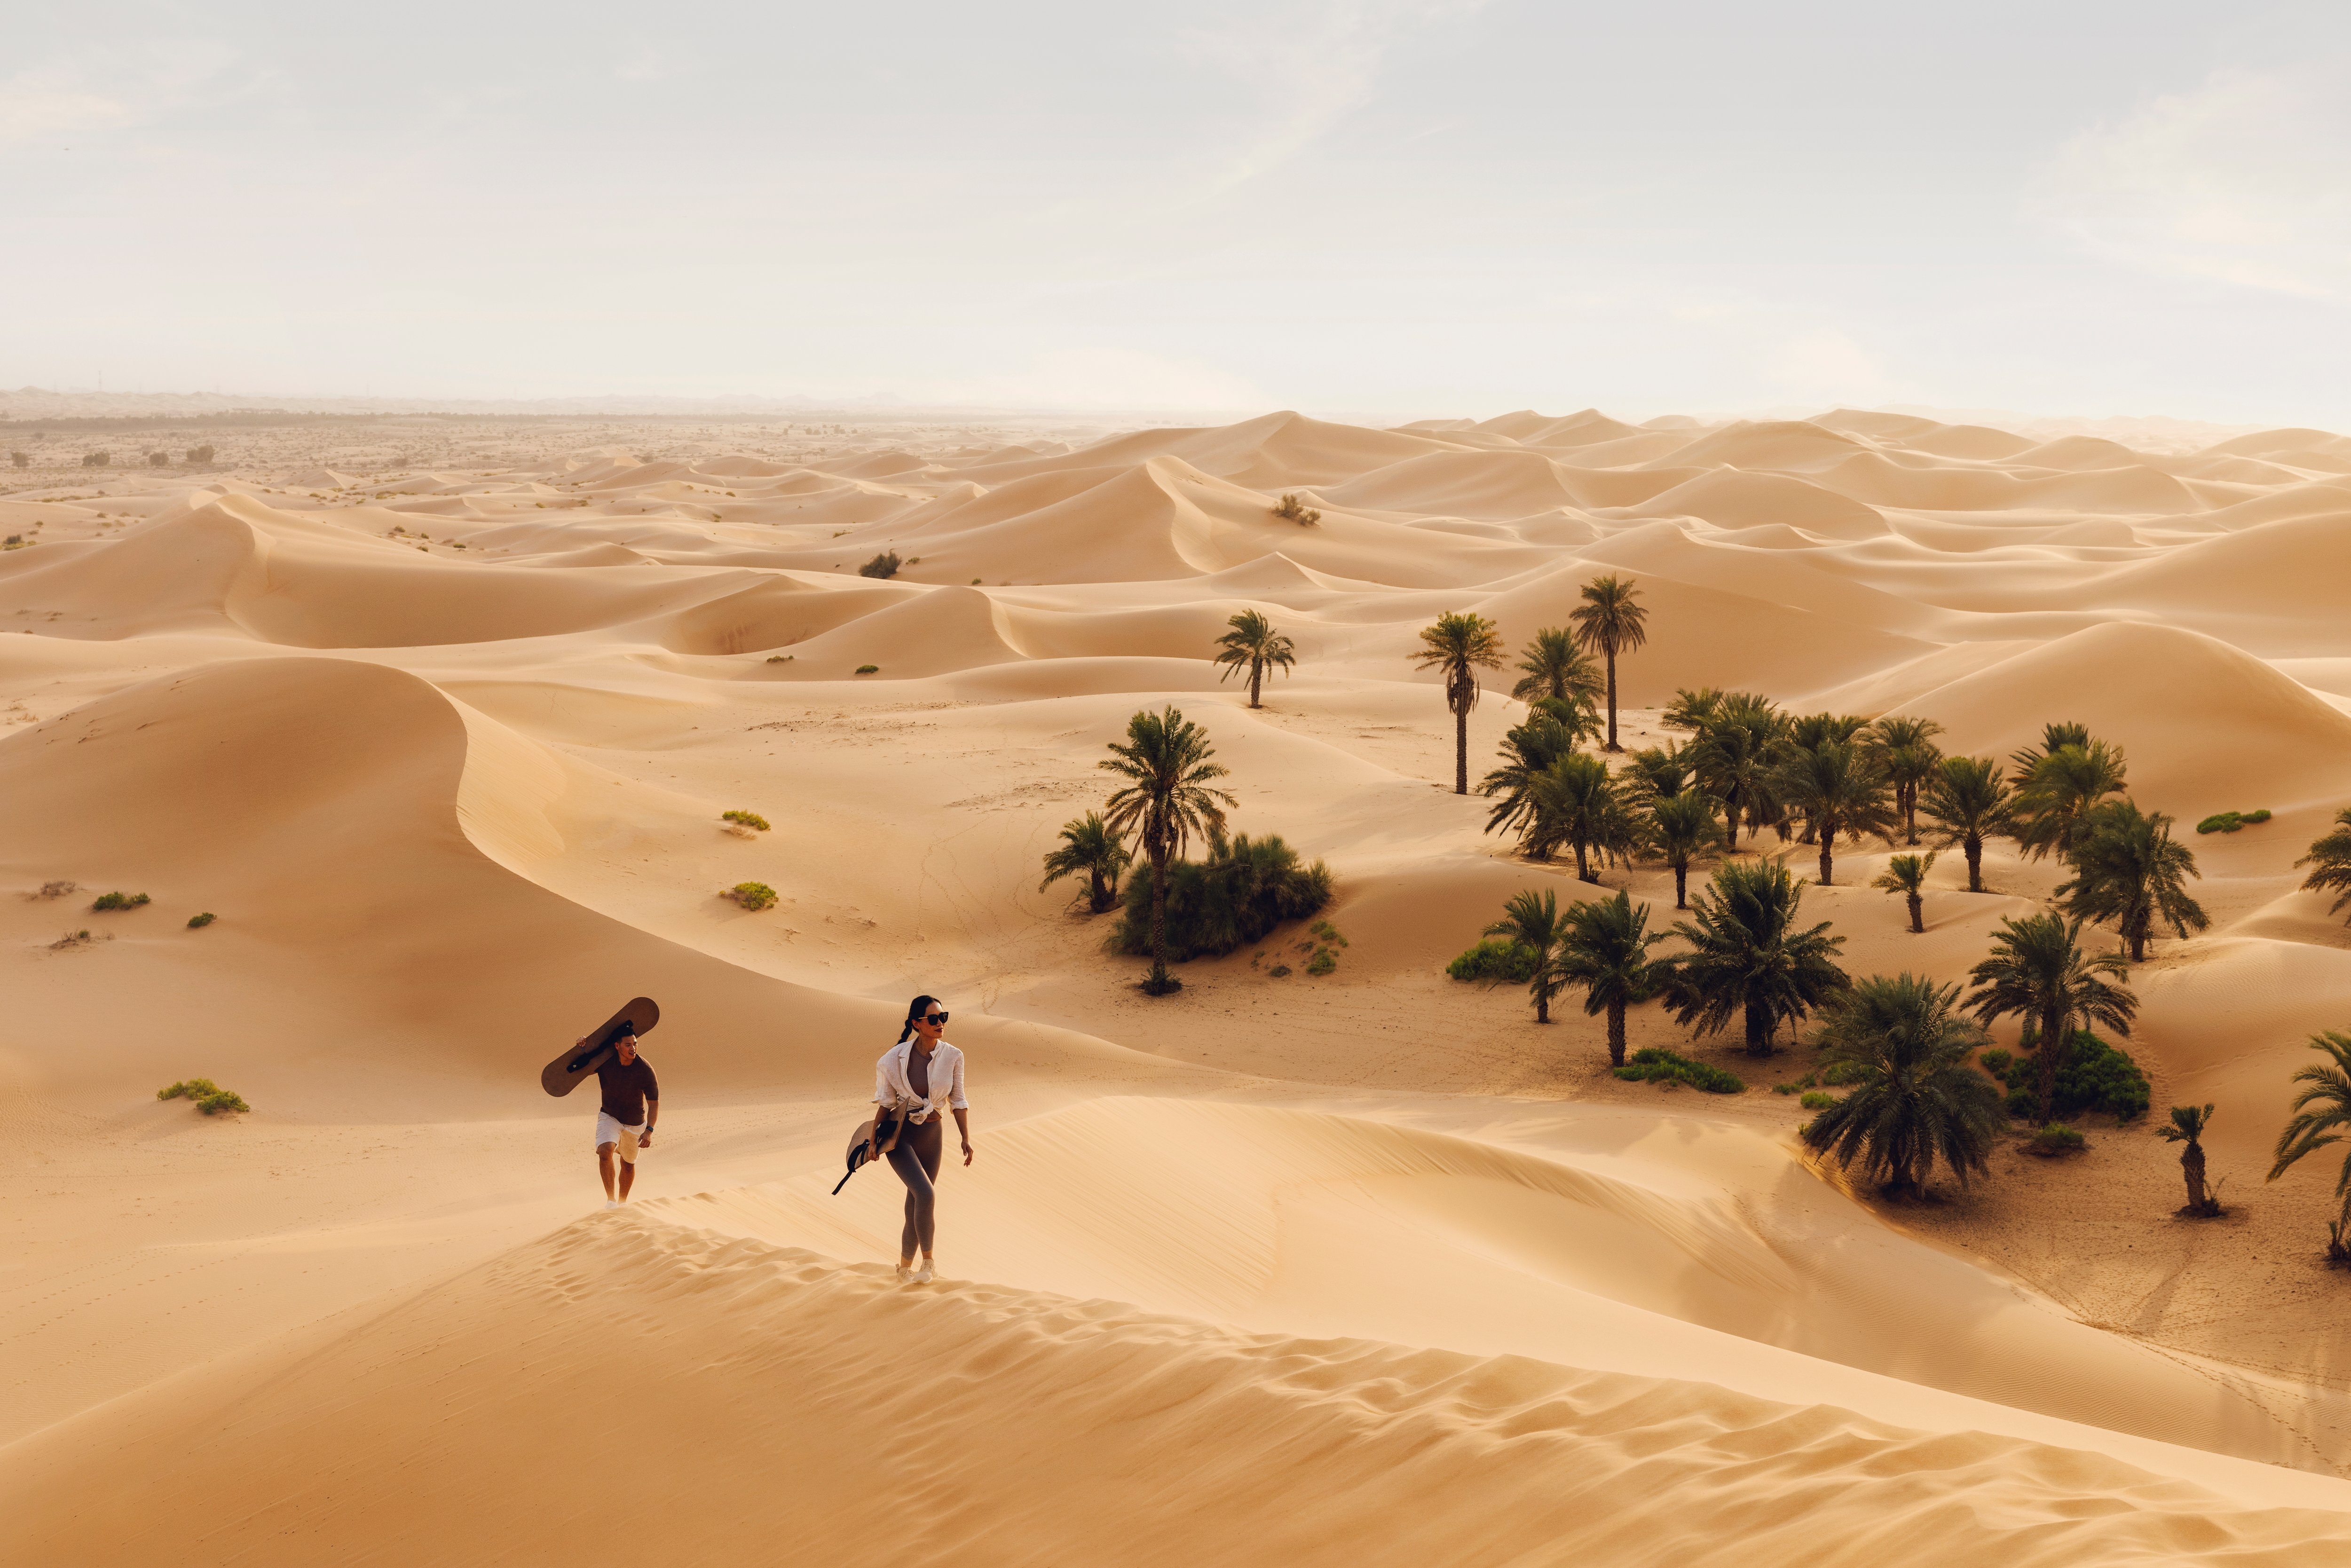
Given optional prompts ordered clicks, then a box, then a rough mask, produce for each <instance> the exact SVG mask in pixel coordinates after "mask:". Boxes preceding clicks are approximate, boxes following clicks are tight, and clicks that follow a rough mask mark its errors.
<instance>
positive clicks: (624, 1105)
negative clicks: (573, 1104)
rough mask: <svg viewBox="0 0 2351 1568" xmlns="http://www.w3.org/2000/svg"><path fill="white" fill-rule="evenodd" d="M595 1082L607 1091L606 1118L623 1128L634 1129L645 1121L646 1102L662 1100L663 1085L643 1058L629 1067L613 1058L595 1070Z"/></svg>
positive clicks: (605, 1102) (605, 1100)
mask: <svg viewBox="0 0 2351 1568" xmlns="http://www.w3.org/2000/svg"><path fill="white" fill-rule="evenodd" d="M596 1082H598V1083H600V1084H601V1085H602V1086H603V1090H604V1104H603V1111H604V1114H606V1115H607V1116H610V1117H611V1118H612V1120H614V1121H615V1122H618V1123H619V1124H621V1125H622V1126H623V1127H633V1126H635V1125H636V1124H638V1123H640V1122H642V1121H643V1120H644V1119H645V1102H646V1101H648V1100H658V1099H660V1098H661V1084H660V1083H658V1082H655V1081H654V1078H653V1067H652V1065H651V1064H650V1063H649V1062H647V1061H645V1059H644V1058H643V1056H642V1055H640V1056H639V1057H638V1058H637V1059H636V1060H635V1061H632V1062H631V1063H629V1064H628V1065H627V1066H626V1067H623V1066H622V1065H621V1059H620V1058H619V1057H618V1056H614V1057H612V1058H611V1059H610V1060H608V1061H606V1062H605V1063H604V1065H603V1066H601V1067H600V1068H598V1069H597V1070H596Z"/></svg>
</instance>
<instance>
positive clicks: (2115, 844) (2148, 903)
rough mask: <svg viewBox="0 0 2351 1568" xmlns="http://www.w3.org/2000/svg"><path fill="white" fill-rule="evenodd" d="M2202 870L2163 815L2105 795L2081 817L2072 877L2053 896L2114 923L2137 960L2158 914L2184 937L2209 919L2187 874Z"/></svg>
mask: <svg viewBox="0 0 2351 1568" xmlns="http://www.w3.org/2000/svg"><path fill="white" fill-rule="evenodd" d="M2203 875H2204V873H2202V872H2199V871H2198V870H2197V869H2196V857H2195V855H2194V854H2192V853H2190V852H2189V848H2188V846H2187V845H2186V844H2183V843H2179V842H2178V841H2175V840H2174V839H2173V838H2172V836H2171V819H2170V818H2169V817H2167V816H2165V815H2164V814H2163V813H2162V812H2161V811H2141V810H2139V809H2138V803H2137V801H2134V800H2109V801H2107V802H2105V804H2104V805H2101V806H2094V807H2092V808H2091V809H2090V810H2089V811H2088V812H2087V813H2086V814H2085V816H2084V818H2083V819H2082V831H2081V834H2080V835H2079V837H2078V838H2077V839H2076V840H2075V841H2074V880H2073V881H2071V882H2065V883H2058V885H2057V896H2058V897H2059V898H2060V899H2062V900H2064V904H2065V913H2066V914H2068V915H2081V916H2082V917H2083V918H2084V919H2085V920H2112V921H2113V922H2115V924H2116V928H2117V929H2119V930H2120V932H2121V933H2122V938H2123V940H2124V941H2125V942H2126V943H2128V944H2129V945H2130V956H2131V962H2132V963H2134V964H2136V963H2138V962H2139V961H2140V960H2141V959H2143V958H2145V957H2146V956H2147V937H2148V936H2150V935H2152V933H2153V928H2154V925H2155V923H2156V922H2157V921H2158V920H2160V921H2162V922H2163V923H2164V924H2165V925H2168V926H2170V927H2171V930H2172V934H2173V935H2174V936H2179V937H2180V938H2182V939H2183V940H2184V939H2185V938H2186V937H2187V936H2188V934H2189V932H2190V931H2202V930H2204V929H2205V928H2207V927H2208V926H2210V925H2211V924H2212V921H2211V918H2210V916H2209V915H2206V914H2205V913H2204V906H2203V905H2202V904H2199V903H2197V902H2196V901H2195V900H2194V899H2192V898H2190V897H2189V896H2188V883H2187V879H2188V878H2189V877H2191V876H2192V877H2195V878H2197V879H2198V880H2199V881H2201V880H2202V879H2203Z"/></svg>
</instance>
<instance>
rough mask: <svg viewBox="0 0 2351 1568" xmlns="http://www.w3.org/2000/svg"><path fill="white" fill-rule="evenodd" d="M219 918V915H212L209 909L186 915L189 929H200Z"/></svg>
mask: <svg viewBox="0 0 2351 1568" xmlns="http://www.w3.org/2000/svg"><path fill="white" fill-rule="evenodd" d="M219 918H220V916H219V915H214V913H213V912H212V911H211V910H209V909H208V910H206V911H204V913H203V914H202V915H189V916H188V929H189V930H191V931H201V930H203V929H204V927H205V926H207V925H211V924H212V923H213V922H214V921H215V920H218V919H219Z"/></svg>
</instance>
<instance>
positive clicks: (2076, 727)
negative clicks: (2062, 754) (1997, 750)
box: [2008, 724, 2090, 784]
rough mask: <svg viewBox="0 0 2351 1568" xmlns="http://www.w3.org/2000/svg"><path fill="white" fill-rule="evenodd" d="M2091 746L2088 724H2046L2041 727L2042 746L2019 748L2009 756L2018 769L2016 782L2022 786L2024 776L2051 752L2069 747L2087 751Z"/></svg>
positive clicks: (2011, 762)
mask: <svg viewBox="0 0 2351 1568" xmlns="http://www.w3.org/2000/svg"><path fill="white" fill-rule="evenodd" d="M2089 744H2090V727H2089V726H2088V725H2086V724H2044V725H2043V726H2042V727H2041V744H2040V745H2038V746H2023V747H2018V748H2017V749H2016V750H2014V751H2011V752H2010V753H2009V754H2008V760H2009V764H2010V766H2011V767H2013V768H2015V769H2016V781H2017V782H2018V783H2020V784H2021V783H2022V782H2023V781H2024V776H2025V775H2026V774H2028V773H2030V772H2032V765H2033V764H2034V763H2036V762H2038V761H2040V760H2041V759H2042V758H2044V757H2046V756H2048V755H2049V754H2050V753H2051V752H2053V751H2062V750H2064V748H2065V747H2069V746H2078V747H2084V748H2085V749H2086V748H2087V747H2089Z"/></svg>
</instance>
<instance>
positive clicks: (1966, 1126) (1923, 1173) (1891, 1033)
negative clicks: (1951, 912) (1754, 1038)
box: [1803, 974, 2008, 1193]
mask: <svg viewBox="0 0 2351 1568" xmlns="http://www.w3.org/2000/svg"><path fill="white" fill-rule="evenodd" d="M1819 1041H1820V1045H1821V1048H1822V1050H1823V1052H1824V1053H1825V1056H1826V1060H1827V1061H1828V1063H1829V1065H1830V1066H1831V1067H1833V1068H1841V1069H1843V1070H1844V1071H1842V1072H1840V1073H1839V1074H1838V1077H1839V1078H1842V1079H1844V1081H1845V1082H1850V1083H1851V1084H1852V1085H1853V1090H1852V1092H1850V1093H1848V1094H1847V1095H1845V1097H1844V1099H1842V1100H1840V1101H1838V1102H1837V1103H1835V1104H1834V1105H1832V1106H1830V1107H1829V1108H1828V1109H1827V1110H1825V1111H1823V1112H1822V1113H1820V1114H1819V1115H1817V1116H1815V1117H1813V1120H1812V1122H1811V1123H1810V1124H1808V1125H1806V1127H1805V1128H1804V1133H1803V1137H1804V1142H1805V1143H1807V1144H1809V1145H1812V1146H1813V1148H1815V1149H1818V1150H1820V1151H1821V1152H1822V1153H1823V1154H1825V1155H1828V1157H1829V1158H1831V1159H1833V1160H1834V1161H1836V1163H1837V1164H1838V1165H1840V1166H1844V1167H1846V1168H1847V1169H1851V1168H1852V1166H1853V1165H1854V1163H1855V1161H1856V1160H1858V1161H1859V1162H1860V1164H1861V1168H1862V1171H1863V1173H1864V1174H1865V1176H1870V1177H1873V1178H1875V1179H1878V1180H1882V1181H1883V1182H1884V1183H1885V1184H1886V1190H1887V1191H1888V1192H1896V1191H1908V1192H1915V1193H1924V1192H1925V1191H1926V1187H1927V1178H1928V1176H1930V1175H1932V1174H1933V1172H1934V1168H1935V1161H1936V1160H1937V1159H1938V1158H1940V1159H1941V1160H1942V1162H1943V1163H1944V1164H1945V1165H1946V1166H1949V1167H1950V1170H1951V1174H1952V1175H1953V1176H1957V1177H1959V1182H1960V1184H1961V1185H1962V1186H1964V1185H1965V1184H1966V1182H1967V1179H1968V1176H1969V1175H1970V1173H1971V1172H1981V1171H1984V1170H1986V1169H1988V1168H1989V1166H1990V1161H1989V1158H1988V1156H1989V1155H1990V1154H1991V1147H1992V1144H1993V1141H1994V1140H1995V1139H1997V1138H1998V1137H1999V1136H2000V1133H2001V1128H2002V1127H2003V1126H2004V1125H2005V1124H2006V1123H2007V1120H2008V1118H2007V1116H2006V1114H2005V1113H2003V1111H2002V1109H2001V1094H2000V1091H1999V1090H1997V1089H1995V1088H1994V1087H1992V1082H1991V1079H1989V1078H1987V1077H1985V1076H1984V1075H1983V1074H1982V1073H1981V1072H1980V1071H1977V1070H1976V1069H1975V1068H1974V1067H1973V1066H1972V1065H1970V1062H1969V1061H1968V1056H1969V1053H1970V1051H1974V1050H1975V1049H1976V1047H1978V1046H1980V1045H1981V1044H1983V1043H1984V1032H1983V1030H1982V1028H1981V1026H1980V1025H1977V1024H1974V1023H1971V1022H1970V1021H1969V1020H1968V1019H1965V1018H1962V1017H1960V1016H1959V987H1957V986H1956V985H1954V986H1948V987H1938V986H1937V985H1936V984H1935V982H1934V981H1932V980H1929V979H1926V978H1923V977H1917V976H1912V975H1907V974H1906V975H1899V976H1896V977H1892V978H1888V977H1886V976H1884V975H1872V976H1871V977H1869V978H1867V979H1865V980H1859V981H1856V982H1855V984H1854V986H1853V988H1852V989H1850V990H1848V991H1845V992H1844V993H1843V994H1841V995H1839V996H1835V997H1833V998H1830V999H1829V1002H1828V1005H1827V1007H1826V1009H1824V1016H1823V1022H1822V1025H1821V1032H1820V1036H1819ZM1833 1082H1834V1080H1833Z"/></svg>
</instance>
